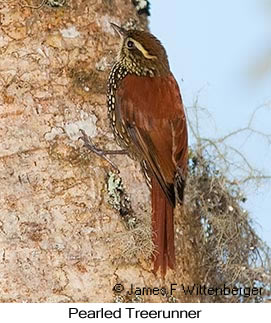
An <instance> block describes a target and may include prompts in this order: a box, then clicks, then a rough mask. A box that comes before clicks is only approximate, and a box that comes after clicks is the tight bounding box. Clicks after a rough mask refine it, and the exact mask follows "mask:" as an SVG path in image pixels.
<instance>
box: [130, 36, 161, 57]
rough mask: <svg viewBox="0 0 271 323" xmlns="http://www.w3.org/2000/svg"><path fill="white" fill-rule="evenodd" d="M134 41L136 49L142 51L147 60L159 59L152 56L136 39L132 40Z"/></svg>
mask: <svg viewBox="0 0 271 323" xmlns="http://www.w3.org/2000/svg"><path fill="white" fill-rule="evenodd" d="M131 39H132V38H131ZM132 41H133V42H134V44H135V46H136V48H137V49H138V50H140V51H141V53H142V54H143V55H144V57H146V58H147V59H157V56H153V55H150V54H149V52H148V51H147V50H146V49H145V48H144V47H143V46H142V45H141V44H140V43H139V42H138V41H136V40H134V39H132Z"/></svg>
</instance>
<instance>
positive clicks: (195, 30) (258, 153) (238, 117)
mask: <svg viewBox="0 0 271 323" xmlns="http://www.w3.org/2000/svg"><path fill="white" fill-rule="evenodd" d="M150 4H151V17H150V27H151V32H152V33H153V34H155V35H156V36H157V37H158V38H159V39H160V40H161V41H162V43H163V45H164V46H165V48H166V50H167V53H168V56H169V61H170V65H171V70H172V72H173V74H174V75H175V77H176V79H177V81H178V83H179V85H180V88H181V91H182V96H183V101H184V104H185V106H186V108H187V113H188V117H189V119H191V120H192V119H193V116H192V115H190V112H191V111H192V110H190V108H191V107H193V106H195V102H196V103H197V106H198V107H201V108H204V109H207V110H208V112H209V114H208V113H203V114H200V119H199V127H200V135H201V136H203V137H208V138H211V139H214V140H218V138H223V137H224V136H226V135H227V134H229V133H232V132H235V131H236V130H238V129H243V128H248V129H247V130H246V131H245V130H244V131H241V132H237V133H236V134H235V135H232V136H230V137H229V138H228V139H227V140H226V141H225V143H226V144H228V145H230V146H231V147H232V148H233V149H235V150H236V152H237V153H241V154H242V155H243V156H244V159H242V158H241V159H238V158H237V159H236V154H235V153H234V150H233V149H230V151H229V155H228V156H227V158H228V159H229V160H231V152H232V159H234V160H235V159H236V160H235V163H236V164H237V163H239V166H240V168H239V169H234V170H233V175H234V176H236V177H237V179H238V178H245V177H246V176H248V175H246V174H244V172H245V171H244V172H242V170H240V169H241V168H242V166H244V169H247V167H248V165H246V160H247V161H248V162H249V164H250V166H251V167H253V169H255V170H257V171H256V173H255V174H256V176H258V177H259V176H263V177H266V179H262V180H256V181H246V182H245V183H244V184H243V185H242V188H243V190H244V193H245V195H246V197H247V202H246V203H245V204H244V208H246V209H247V210H248V211H249V213H250V215H251V217H252V219H253V221H254V225H255V228H256V231H257V232H258V234H259V235H260V237H262V238H263V240H265V241H266V242H267V243H268V245H269V246H271V217H270V209H271V208H270V204H271V171H270V168H271V167H270V165H271V0H238V1H235V0H227V1H225V0H221V1H215V0H205V1H199V0H190V1H184V0H171V1H164V0H152V1H150ZM255 111H256V112H255ZM254 112H255V113H254ZM252 117H253V119H251V118H252ZM250 120H251V123H250V124H249V121H250ZM192 121H193V120H192ZM251 129H253V132H251V131H250V130H251ZM193 143H194V138H193V136H192V135H191V134H190V145H191V144H193ZM242 163H244V165H242Z"/></svg>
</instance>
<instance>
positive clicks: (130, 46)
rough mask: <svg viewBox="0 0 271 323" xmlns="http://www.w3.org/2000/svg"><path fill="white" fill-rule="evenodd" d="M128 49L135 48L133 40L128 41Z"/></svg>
mask: <svg viewBox="0 0 271 323" xmlns="http://www.w3.org/2000/svg"><path fill="white" fill-rule="evenodd" d="M127 47H128V48H133V47H134V42H133V41H132V40H128V42H127Z"/></svg>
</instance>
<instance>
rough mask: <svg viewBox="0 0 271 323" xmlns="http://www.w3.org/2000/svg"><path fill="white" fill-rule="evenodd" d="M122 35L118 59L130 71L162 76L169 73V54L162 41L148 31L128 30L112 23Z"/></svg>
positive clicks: (143, 74)
mask: <svg viewBox="0 0 271 323" xmlns="http://www.w3.org/2000/svg"><path fill="white" fill-rule="evenodd" d="M111 25H112V27H113V28H114V30H115V31H116V32H117V33H118V34H119V36H120V37H121V40H122V41H121V48H120V51H119V55H118V61H119V62H120V63H121V64H122V65H124V66H125V68H126V69H127V70H128V72H129V73H134V74H137V75H139V76H162V75H167V74H168V73H169V63H168V59H167V54H166V51H165V49H164V47H163V46H162V44H161V43H160V41H159V40H158V39H157V38H156V37H154V36H153V35H152V34H150V33H148V32H146V31H139V30H126V29H124V28H122V27H119V26H117V25H115V24H113V23H111Z"/></svg>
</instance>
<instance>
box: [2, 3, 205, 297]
mask: <svg viewBox="0 0 271 323" xmlns="http://www.w3.org/2000/svg"><path fill="white" fill-rule="evenodd" d="M19 3H20V2H19V1H5V2H1V3H0V17H1V29H0V55H1V56H0V93H1V94H0V138H1V140H0V301H2V302H22V301H24V302H112V301H116V300H119V301H131V300H134V301H158V302H160V301H170V300H174V299H172V298H169V297H165V296H143V297H134V298H133V297H127V296H126V295H125V293H124V292H123V293H121V294H118V293H116V292H115V291H113V290H112V288H113V286H114V285H115V284H116V283H122V284H124V287H125V288H128V287H129V286H130V284H131V283H133V284H134V285H137V286H141V287H143V286H150V287H162V286H164V285H166V286H168V284H169V283H184V284H186V283H191V282H192V281H193V279H194V277H195V275H194V274H192V273H191V266H192V267H193V266H194V265H196V263H197V262H196V261H195V259H196V258H195V259H194V257H192V256H191V258H189V257H190V255H193V254H195V245H194V243H193V241H192V242H191V241H189V242H188V244H186V243H185V241H187V238H186V236H189V235H190V232H191V227H187V225H186V224H187V223H186V222H185V221H186V220H185V219H181V218H180V217H179V218H178V216H177V218H178V219H179V220H178V221H177V222H178V223H179V222H181V223H182V225H180V226H178V227H179V229H178V227H177V229H178V230H179V231H178V232H177V235H178V237H179V238H178V237H177V241H179V242H180V241H182V242H181V243H182V245H181V244H180V245H178V247H177V249H178V250H179V253H180V255H181V257H179V260H180V259H181V261H179V266H178V272H177V274H171V275H170V274H169V275H168V276H167V281H166V282H165V284H164V283H163V282H161V281H160V280H159V279H157V278H156V277H155V276H154V275H153V274H152V272H151V265H150V261H149V260H148V256H149V255H150V250H151V242H150V240H151V239H150V227H149V224H150V212H151V211H150V200H149V191H148V188H147V186H146V184H145V181H144V178H143V176H142V174H141V172H140V168H139V165H138V164H137V163H136V162H134V161H132V160H131V159H129V158H128V157H125V156H118V157H112V159H113V160H114V162H115V163H116V164H117V165H118V166H119V169H120V171H121V173H120V176H121V178H122V180H123V183H124V186H125V192H126V193H125V194H128V196H129V197H130V199H131V205H132V209H133V211H132V213H133V216H132V217H130V219H129V221H130V220H131V221H132V220H134V221H135V223H136V224H132V225H131V228H130V230H128V229H127V226H125V225H124V221H122V220H121V218H120V216H119V212H117V210H116V209H119V206H118V205H117V206H116V205H115V204H117V203H120V201H119V197H118V196H114V194H115V193H116V192H118V193H119V192H121V196H123V193H122V190H123V188H122V187H121V184H120V183H119V182H118V181H119V179H117V180H115V177H114V175H112V174H110V167H109V165H108V164H107V163H105V162H104V161H103V160H101V159H99V158H98V157H96V156H94V155H93V154H89V152H88V151H86V149H85V148H84V147H82V142H80V140H78V138H79V136H80V133H79V129H80V128H81V129H84V130H85V131H86V133H87V134H88V135H89V136H90V137H91V138H92V139H93V141H94V142H95V143H96V144H98V145H99V146H103V147H106V148H116V145H115V143H114V140H113V136H112V133H111V131H110V128H109V125H108V121H107V109H106V104H105V102H106V97H105V93H106V79H107V76H108V72H109V70H110V66H111V64H112V62H113V61H114V58H115V56H116V53H117V49H118V43H119V39H118V38H117V37H116V35H115V34H114V31H113V30H112V29H111V27H110V25H109V22H115V23H117V24H123V23H129V24H130V25H134V24H135V23H136V24H137V26H138V27H141V28H146V27H147V19H146V17H145V16H144V15H141V16H139V15H138V14H137V12H136V10H135V7H134V6H133V4H132V1H124V0H112V1H110V0H96V1H95V0H94V1H84V0H76V1H71V0H70V1H67V4H66V5H65V6H63V7H61V8H54V9H53V8H51V7H50V6H43V7H41V8H39V9H34V8H29V7H22V6H21V5H20V4H19ZM39 3H40V1H34V0H33V1H32V2H31V1H26V0H25V1H24V4H28V5H30V4H32V5H38V4H39ZM112 183H113V184H112ZM110 185H111V186H112V185H113V186H114V185H115V186H117V185H119V187H117V188H116V187H115V186H114V187H113V188H112V187H111V188H110ZM115 188H116V189H115ZM121 198H122V197H121ZM110 203H111V204H113V206H115V208H114V207H112V205H110ZM187 228H188V229H187ZM193 248H194V250H193ZM185 250H186V251H185ZM184 251H185V253H186V255H189V256H186V257H183V256H182V254H183V252H184ZM183 255H184V254H183ZM192 271H193V270H192ZM197 277H199V276H197ZM176 297H177V299H178V300H179V301H181V300H186V299H185V298H184V297H183V295H181V293H179V295H176ZM188 300H189V301H193V299H191V298H190V299H188ZM194 300H195V299H194Z"/></svg>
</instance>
